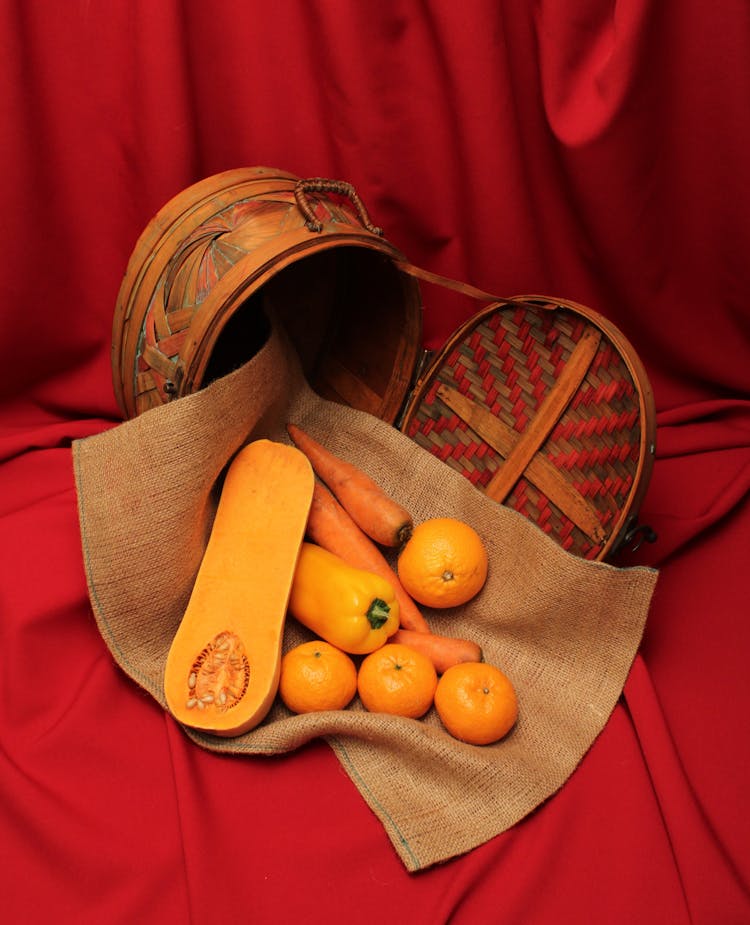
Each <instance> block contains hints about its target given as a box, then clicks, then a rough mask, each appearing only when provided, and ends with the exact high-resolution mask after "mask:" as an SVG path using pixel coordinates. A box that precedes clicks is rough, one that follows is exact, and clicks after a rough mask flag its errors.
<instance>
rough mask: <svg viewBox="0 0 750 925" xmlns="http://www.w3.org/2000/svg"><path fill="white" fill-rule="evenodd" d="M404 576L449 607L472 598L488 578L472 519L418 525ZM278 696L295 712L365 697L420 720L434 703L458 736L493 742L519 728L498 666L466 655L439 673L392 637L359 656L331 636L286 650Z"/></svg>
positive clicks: (409, 587) (402, 565) (433, 601)
mask: <svg viewBox="0 0 750 925" xmlns="http://www.w3.org/2000/svg"><path fill="white" fill-rule="evenodd" d="M397 568H398V578H399V580H400V581H401V583H402V585H403V587H404V589H405V590H406V591H407V592H408V594H409V595H410V596H411V597H413V599H414V600H415V601H418V602H419V603H420V604H423V605H425V606H427V607H432V608H449V607H455V606H458V605H460V604H464V603H466V602H468V601H470V600H471V599H472V598H473V597H474V596H475V595H477V594H478V593H479V591H480V590H481V589H482V587H483V585H484V583H485V581H486V578H487V569H488V563H487V553H486V549H485V546H484V544H483V542H482V540H481V538H480V537H479V535H478V534H477V533H476V531H475V530H474V529H473V528H472V527H470V526H469V525H468V524H466V523H464V522H462V521H460V520H457V519H454V518H449V517H443V518H433V519H431V520H427V521H424V522H422V523H420V524H417V525H416V526H415V527H414V529H413V532H412V534H411V537H410V539H409V540H408V541H407V543H406V544H405V545H404V547H403V548H402V550H401V552H400V554H399V557H398V564H397ZM279 694H280V697H281V699H282V701H283V702H284V704H285V705H286V706H287V708H288V709H290V710H291V711H292V712H294V713H308V712H314V711H318V710H342V709H345V708H346V707H347V706H349V704H350V703H351V702H352V701H353V700H354V698H355V696H357V695H359V699H360V701H361V703H362V705H363V706H364V708H365V709H366V710H368V711H370V712H378V713H386V714H390V715H396V716H405V717H410V718H412V719H419V718H421V717H423V716H425V715H426V714H427V713H428V712H429V710H430V709H431V708H432V707H433V706H434V708H435V710H436V712H437V715H438V717H439V718H440V720H441V722H442V724H443V726H444V728H445V729H446V730H447V731H448V732H449V733H450V734H451V735H452V736H453V737H455V738H456V739H460V740H461V741H464V742H468V743H470V744H473V745H489V744H491V743H493V742H497V741H498V740H500V739H502V738H503V737H504V736H505V735H506V734H507V733H508V732H509V731H510V730H511V729H512V728H513V726H514V724H515V722H516V719H517V716H518V702H517V698H516V692H515V690H514V687H513V684H512V683H511V681H510V680H509V679H508V677H507V676H506V675H505V674H504V673H503V672H502V671H501V670H500V669H499V668H498V667H496V666H495V665H491V664H487V663H486V662H484V661H467V662H461V663H459V664H455V665H451V666H450V667H448V668H447V669H445V670H444V671H443V672H442V673H441V674H438V672H437V671H436V669H435V665H434V663H433V661H432V660H430V658H428V656H427V655H426V654H424V653H423V652H420V651H417V650H416V649H414V648H412V647H411V646H409V645H405V644H402V643H400V642H393V641H389V642H387V643H386V644H385V645H383V646H381V647H380V648H378V649H376V650H375V651H374V652H372V653H370V654H369V655H366V656H365V657H364V658H362V659H361V660H360V661H359V665H357V664H356V662H355V659H354V658H353V657H352V656H351V655H349V654H347V653H346V652H344V651H342V650H341V649H339V648H337V647H336V646H334V645H331V644H330V643H328V642H325V641H323V640H318V639H316V640H313V641H311V642H306V643H302V644H301V645H298V646H296V647H295V648H293V649H291V650H290V651H289V652H287V653H286V655H284V657H283V659H282V664H281V680H280V685H279Z"/></svg>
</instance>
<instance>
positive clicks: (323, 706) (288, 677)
mask: <svg viewBox="0 0 750 925" xmlns="http://www.w3.org/2000/svg"><path fill="white" fill-rule="evenodd" d="M356 693H357V668H356V666H355V664H354V662H353V661H352V659H351V658H350V657H349V656H348V655H347V654H346V652H342V651H341V649H337V648H336V647H335V646H332V645H331V644H330V643H328V642H324V641H323V640H322V639H314V640H312V641H311V642H303V643H301V644H300V645H298V646H295V647H294V648H293V649H290V650H289V651H288V652H287V653H286V654H285V655H284V657H283V658H282V660H281V677H280V680H279V695H280V697H281V699H282V700H283V702H284V704H285V705H286V706H287V708H288V709H290V710H291V711H292V712H293V713H314V712H317V711H322V710H343V709H344V707H346V706H348V705H349V704H350V703H351V701H352V700H353V699H354V695H355V694H356Z"/></svg>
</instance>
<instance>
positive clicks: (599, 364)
mask: <svg viewBox="0 0 750 925" xmlns="http://www.w3.org/2000/svg"><path fill="white" fill-rule="evenodd" d="M420 281H421V282H430V283H436V284H438V285H443V286H446V287H448V288H449V289H453V290H455V291H458V292H461V293H463V294H464V295H468V296H471V297H474V298H477V299H481V300H482V301H484V302H488V303H489V304H488V305H487V307H485V308H484V309H482V310H481V311H480V312H478V313H477V314H476V315H475V316H474V317H472V318H470V319H469V320H468V321H467V322H466V323H465V324H464V325H462V326H461V328H460V329H459V330H458V331H456V332H455V334H454V335H453V337H451V338H450V340H449V342H448V343H447V344H446V345H445V347H444V348H443V349H442V350H440V351H438V353H437V355H436V356H434V357H433V358H432V360H431V362H430V364H429V366H428V368H426V369H425V363H424V359H425V352H424V351H423V350H422V349H421V332H422V328H421V312H422V299H421V291H420ZM271 317H274V318H275V319H276V321H277V322H279V323H280V324H281V325H282V326H283V328H284V329H285V330H286V332H287V334H288V335H289V337H290V339H291V341H292V343H293V344H294V346H295V348H296V350H297V352H298V353H299V356H300V359H301V362H302V367H303V370H304V371H305V374H306V376H307V379H308V381H309V382H310V384H311V386H312V387H313V388H314V389H315V390H316V391H317V392H318V393H319V394H321V395H322V396H323V397H325V398H329V399H332V400H335V401H339V402H342V403H344V404H347V405H350V406H351V407H353V408H356V409H358V410H362V411H366V412H369V413H370V414H374V415H376V416H377V417H379V418H382V419H383V420H385V421H388V422H389V423H394V424H395V425H396V426H399V427H400V428H401V430H403V431H404V433H406V434H408V435H409V436H410V437H411V438H412V439H414V440H415V441H416V442H417V443H419V444H420V445H421V446H423V447H424V448H426V449H427V450H429V451H430V452H431V453H434V454H435V455H436V456H438V457H439V458H440V459H442V460H444V461H445V462H446V463H447V464H448V465H450V466H452V467H453V468H454V469H456V470H457V471H458V472H460V473H462V474H463V475H465V476H466V477H467V478H468V479H470V480H471V481H472V482H473V483H474V484H475V485H476V486H477V488H478V489H480V490H482V491H484V492H485V493H486V494H488V495H489V496H490V497H492V498H494V499H496V500H497V501H498V502H500V503H503V504H506V505H508V506H511V507H513V508H515V509H516V510H518V511H520V512H521V513H522V514H524V515H525V516H526V517H528V518H529V519H530V520H533V521H534V522H535V523H536V524H537V525H538V526H539V527H540V529H542V530H544V531H546V532H547V533H549V534H550V535H552V536H553V537H554V538H555V539H557V541H558V542H559V543H560V544H561V545H562V546H563V547H564V548H565V549H568V550H570V551H571V552H573V553H575V554H577V555H579V556H582V557H584V558H588V559H604V558H609V557H611V556H612V555H614V553H615V552H616V551H618V550H619V549H621V548H622V547H623V546H624V545H627V544H631V545H633V544H635V543H637V542H638V541H640V539H642V538H644V537H645V538H647V539H653V535H652V534H651V532H650V531H649V529H648V528H647V527H642V526H640V525H639V524H638V521H637V514H638V508H639V506H640V503H641V500H642V498H643V495H644V493H645V491H646V488H647V485H648V482H649V478H650V474H651V468H652V465H653V456H654V439H655V434H654V431H655V427H654V407H653V398H652V395H651V389H650V386H649V383H648V379H647V376H646V373H645V371H644V369H643V367H642V365H641V363H640V361H639V359H638V357H637V355H636V353H635V350H634V349H633V347H632V345H631V344H629V343H628V341H627V340H626V339H625V337H624V336H623V335H622V333H621V332H620V331H618V330H617V328H615V327H614V326H613V325H612V324H611V323H610V322H608V321H607V320H606V319H605V318H603V317H602V316H600V315H598V314H597V313H596V312H593V311H591V310H590V309H588V308H586V307H585V306H582V305H578V304H576V303H574V302H569V301H565V300H559V299H549V298H547V297H541V296H520V297H516V298H513V299H502V298H497V297H495V296H492V295H489V294H487V293H484V292H482V291H480V290H477V289H475V288H474V287H472V286H469V285H467V284H465V283H460V282H456V281H452V280H447V279H445V278H444V277H440V276H437V275H435V274H433V273H430V272H429V271H425V270H422V269H420V268H418V267H414V266H413V265H411V264H410V263H408V261H407V260H406V258H405V257H404V255H403V254H402V253H401V252H400V251H399V250H397V249H396V248H395V247H393V245H391V244H390V243H388V241H387V240H386V239H385V238H384V237H383V234H382V231H381V230H380V229H379V228H377V227H375V226H374V225H373V224H372V223H371V221H370V218H369V216H368V214H367V211H366V209H365V207H364V205H363V203H362V202H361V200H360V199H359V197H358V196H357V194H356V192H355V191H354V189H353V188H352V187H351V185H350V184H348V183H345V182H341V181H336V180H326V179H322V178H313V179H309V180H303V179H300V178H298V177H295V176H294V175H292V174H288V173H284V172H283V171H279V170H275V169H271V168H265V167H256V168H246V169H238V170H233V171H227V172H225V173H222V174H218V175H216V176H213V177H209V178H207V179H206V180H203V181H201V182H200V183H197V184H195V185H193V186H191V187H189V188H188V189H186V190H184V191H183V192H182V193H180V194H179V195H178V196H176V197H175V198H174V199H172V200H171V201H170V202H169V203H167V204H166V205H165V206H164V208H163V209H162V210H161V211H160V212H159V213H158V214H157V215H156V216H155V217H154V218H153V220H152V221H151V222H150V223H149V225H148V226H147V228H146V229H145V230H144V232H143V234H142V235H141V237H140V239H139V240H138V242H137V244H136V247H135V249H134V252H133V255H132V257H131V259H130V262H129V264H128V267H127V270H126V273H125V277H124V279H123V283H122V286H121V289H120V293H119V296H118V300H117V306H116V310H115V318H114V325H113V338H112V370H113V382H114V389H115V394H116V396H117V399H118V402H119V405H120V408H121V410H122V412H123V414H124V415H125V416H126V417H134V416H135V415H137V414H140V413H142V412H144V411H146V410H148V409H149V408H152V407H154V406H156V405H160V404H163V403H164V402H168V401H171V400H173V399H175V398H177V397H179V396H181V395H186V394H189V393H190V392H193V391H195V390H196V389H198V388H200V387H201V386H202V385H204V384H206V383H207V382H210V381H211V380H213V379H216V378H218V377H219V376H222V375H224V374H225V373H228V372H230V371H231V370H232V369H233V368H235V367H237V366H239V365H241V364H242V363H244V362H246V361H247V360H248V359H250V357H251V356H252V355H253V354H254V353H255V352H256V351H257V350H258V349H259V348H260V346H261V345H262V344H263V343H264V342H265V340H266V339H267V337H268V333H269V318H271ZM373 319H376V322H375V324H376V327H377V349H375V348H374V347H373V344H372V340H373V338H372V331H373ZM417 370H420V372H417ZM422 370H424V371H422Z"/></svg>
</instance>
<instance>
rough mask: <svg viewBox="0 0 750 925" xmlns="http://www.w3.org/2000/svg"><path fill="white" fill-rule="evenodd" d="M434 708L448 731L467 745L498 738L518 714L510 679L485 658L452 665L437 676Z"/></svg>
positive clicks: (513, 723)
mask: <svg viewBox="0 0 750 925" xmlns="http://www.w3.org/2000/svg"><path fill="white" fill-rule="evenodd" d="M435 709H436V710H437V713H438V716H439V717H440V720H441V722H442V723H443V725H444V726H445V728H446V729H447V730H448V732H449V733H450V734H451V735H452V736H453V737H454V738H456V739H461V740H462V741H463V742H469V743H470V744H471V745H489V744H490V743H491V742H497V741H498V740H499V739H502V738H503V736H504V735H506V734H507V733H508V732H510V730H511V729H512V728H513V726H514V725H515V722H516V719H517V718H518V700H517V698H516V692H515V689H514V687H513V684H512V683H511V681H510V679H509V678H508V677H507V676H506V675H505V674H504V673H503V672H502V671H500V669H499V668H497V667H495V666H494V665H488V664H487V663H485V662H465V663H464V664H461V665H453V666H452V667H451V668H449V669H448V670H447V671H446V672H445V673H444V674H442V675H441V676H440V680H439V681H438V686H437V689H436V690H435Z"/></svg>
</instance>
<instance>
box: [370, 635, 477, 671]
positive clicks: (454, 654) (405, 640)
mask: <svg viewBox="0 0 750 925" xmlns="http://www.w3.org/2000/svg"><path fill="white" fill-rule="evenodd" d="M388 642H399V643H401V644H402V645H405V646H410V647H411V648H412V649H416V650H417V652H422V653H423V654H424V655H426V656H427V658H429V660H430V661H431V662H432V664H433V665H434V666H435V671H437V673H438V674H442V673H443V672H444V671H446V670H447V669H448V668H450V667H451V665H459V664H461V663H462V662H481V661H482V649H481V648H480V646H479V645H477V643H476V642H472V641H471V640H470V639H456V638H454V637H453V636H441V635H439V634H438V633H414V632H412V631H411V630H408V629H403V628H402V629H399V630H396V632H395V633H394V635H393V636H391V638H390V639H389V640H388Z"/></svg>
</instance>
